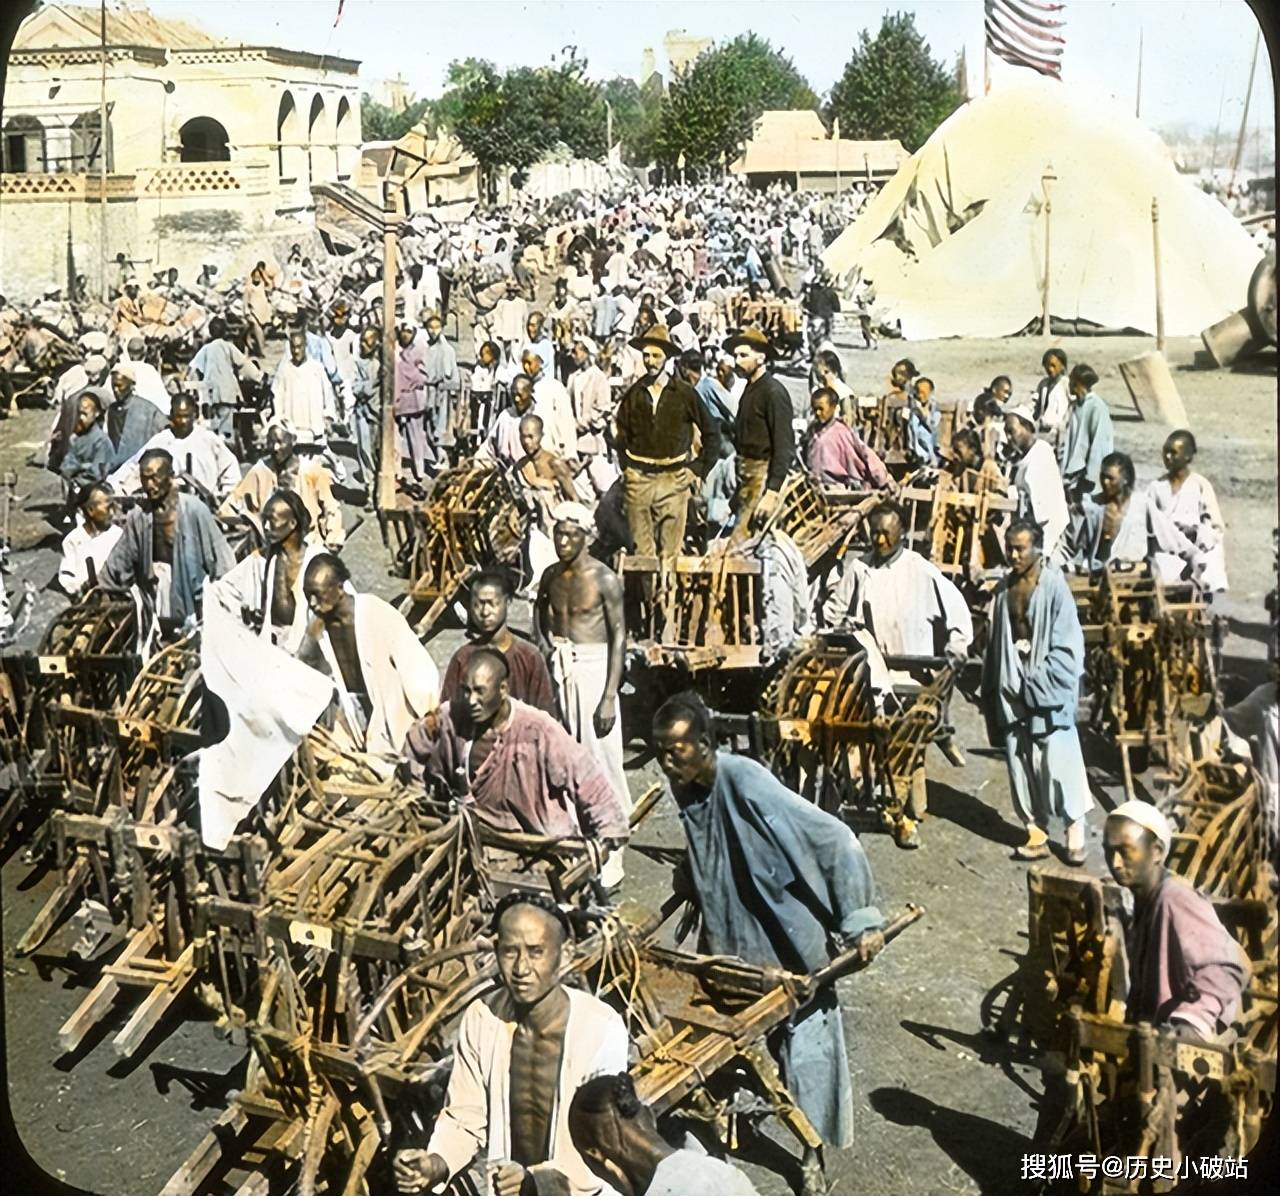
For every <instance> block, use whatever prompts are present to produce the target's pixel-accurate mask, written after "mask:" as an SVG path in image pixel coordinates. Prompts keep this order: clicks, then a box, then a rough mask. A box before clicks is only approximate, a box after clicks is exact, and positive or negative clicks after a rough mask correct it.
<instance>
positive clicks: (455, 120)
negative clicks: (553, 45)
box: [436, 46, 606, 191]
mask: <svg viewBox="0 0 1280 1196" xmlns="http://www.w3.org/2000/svg"><path fill="white" fill-rule="evenodd" d="M448 82H449V84H450V86H449V90H448V91H446V93H445V94H444V95H443V96H442V97H441V98H440V100H439V102H438V103H437V105H436V112H437V115H438V117H439V119H440V120H441V122H442V123H444V124H446V125H447V126H448V127H449V128H450V129H451V130H452V131H453V133H454V134H455V135H456V136H457V138H458V140H459V141H460V142H461V143H462V145H463V147H464V148H465V149H466V150H467V151H468V152H469V153H471V154H473V155H474V156H475V159H476V161H477V162H479V163H480V169H481V172H482V174H484V175H485V177H486V179H488V180H489V186H490V191H492V182H493V178H494V174H495V172H496V170H497V169H498V167H501V166H510V167H513V168H514V169H516V170H518V171H521V172H524V171H527V170H528V169H529V167H530V166H532V165H533V164H534V163H535V162H538V161H539V160H540V159H542V158H543V157H545V156H546V155H547V154H548V153H549V152H550V151H551V150H553V149H554V148H555V147H556V145H558V144H563V145H565V146H566V147H567V148H568V149H569V151H570V153H573V154H576V155H578V156H581V157H600V156H602V155H603V154H604V151H605V124H606V117H605V107H604V98H603V96H602V94H601V90H600V87H599V85H598V84H596V83H593V82H591V80H589V79H588V78H587V63H586V60H585V59H582V58H579V57H578V55H577V50H576V48H575V47H573V46H566V47H565V51H564V55H563V57H562V58H561V59H560V61H558V62H557V61H555V60H553V61H552V63H551V64H550V65H549V66H542V67H529V66H520V67H515V68H513V69H512V70H509V71H507V72H506V74H505V75H500V74H499V73H498V70H497V68H496V67H495V66H494V65H493V64H492V63H491V62H485V61H483V60H479V59H467V60H466V61H465V62H455V63H454V64H452V65H451V66H450V68H449V76H448Z"/></svg>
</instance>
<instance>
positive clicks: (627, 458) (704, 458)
mask: <svg viewBox="0 0 1280 1196" xmlns="http://www.w3.org/2000/svg"><path fill="white" fill-rule="evenodd" d="M631 345H632V347H633V348H636V349H639V350H640V353H641V358H642V360H643V362H644V370H645V374H644V377H643V378H641V379H640V381H638V382H637V383H635V384H634V385H633V386H632V387H631V388H630V389H629V390H628V391H627V392H626V393H625V394H624V395H623V396H622V399H621V401H620V402H619V404H618V423H617V432H618V437H617V440H618V453H619V456H620V457H621V460H622V466H623V486H624V490H623V505H624V507H625V510H626V513H627V523H628V524H629V525H630V527H631V536H632V539H634V540H635V545H636V554H637V555H638V556H655V555H660V556H662V557H663V558H665V559H668V560H670V559H672V558H674V557H676V556H678V555H679V554H680V551H681V549H682V548H683V547H684V528H685V520H686V518H687V516H688V513H689V499H690V497H691V496H692V495H693V494H694V493H695V492H697V491H699V490H700V489H701V485H702V479H703V478H705V477H706V476H707V471H708V470H709V469H710V468H711V466H712V464H713V463H714V462H715V460H716V458H717V457H718V455H719V451H720V432H719V429H718V428H717V426H716V424H715V421H714V420H712V419H711V418H710V416H709V415H708V413H707V409H706V406H705V404H704V403H703V402H702V400H701V398H699V397H698V393H697V392H696V391H695V390H694V389H693V387H691V386H690V385H689V384H688V383H687V382H684V381H682V380H681V379H679V378H676V377H671V376H668V375H667V373H666V366H667V360H668V358H670V357H672V356H673V355H674V354H675V353H676V352H677V351H678V350H677V347H676V345H675V344H674V343H673V342H672V340H671V337H670V336H669V335H668V333H667V330H666V328H664V327H663V326H662V325H661V324H656V325H654V327H653V328H651V329H649V331H648V332H647V333H645V334H644V335H643V336H638V337H636V339H635V340H633V341H632V342H631ZM694 428H697V429H698V433H699V435H700V436H701V438H702V445H701V449H700V450H699V453H698V458H697V460H696V461H692V462H691V461H690V454H691V452H692V448H693V430H694Z"/></svg>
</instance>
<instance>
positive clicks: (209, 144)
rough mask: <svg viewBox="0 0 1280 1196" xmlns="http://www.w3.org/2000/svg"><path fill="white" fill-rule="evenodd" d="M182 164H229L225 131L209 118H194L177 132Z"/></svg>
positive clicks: (228, 150) (229, 149)
mask: <svg viewBox="0 0 1280 1196" xmlns="http://www.w3.org/2000/svg"><path fill="white" fill-rule="evenodd" d="M178 136H179V138H180V139H181V140H182V151H181V160H182V161H183V162H230V161H231V148H230V146H229V145H228V144H227V130H226V129H225V128H223V126H222V124H221V123H220V122H218V121H216V120H214V119H213V117H211V116H196V117H193V118H192V119H191V120H189V121H187V123H186V124H185V125H183V126H182V128H180V129H179V130H178Z"/></svg>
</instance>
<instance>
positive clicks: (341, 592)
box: [298, 553, 440, 774]
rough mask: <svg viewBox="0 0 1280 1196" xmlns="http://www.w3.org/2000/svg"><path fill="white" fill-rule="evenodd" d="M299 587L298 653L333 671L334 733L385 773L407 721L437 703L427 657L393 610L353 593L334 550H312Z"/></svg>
mask: <svg viewBox="0 0 1280 1196" xmlns="http://www.w3.org/2000/svg"><path fill="white" fill-rule="evenodd" d="M303 591H304V593H305V594H306V598H307V605H308V606H309V607H310V608H311V611H312V613H313V615H314V616H315V618H314V619H313V620H312V622H311V625H310V626H309V627H308V629H307V635H306V638H305V639H304V640H303V644H302V647H301V648H300V649H299V652H298V655H299V656H300V657H301V658H302V659H304V660H306V661H307V662H308V663H310V664H313V666H314V667H318V668H319V669H320V670H321V671H322V672H328V674H329V676H330V677H331V678H332V679H333V683H334V688H335V690H336V691H337V699H338V709H337V721H336V728H337V737H338V740H339V742H341V743H344V744H345V745H347V746H349V747H350V748H351V749H352V750H354V751H359V752H363V753H365V754H366V755H368V756H370V757H372V758H373V761H374V762H375V764H376V766H378V767H380V768H383V769H384V770H385V771H386V772H387V773H388V774H390V773H391V772H392V771H394V769H395V766H396V764H397V762H398V761H399V759H400V753H401V751H402V749H403V748H404V741H405V737H406V736H407V735H408V734H409V728H410V727H412V726H413V724H414V723H415V722H417V720H418V719H420V718H422V717H423V716H424V715H426V714H427V713H429V712H430V711H432V710H434V709H436V707H437V706H438V705H439V704H440V675H439V671H438V670H437V668H436V664H435V661H434V660H432V659H431V654H430V653H429V652H428V651H427V649H426V648H425V647H424V646H423V645H422V643H421V641H419V639H418V637H417V636H416V635H414V634H413V629H412V628H411V627H410V626H409V624H408V623H407V622H406V621H405V619H404V616H403V615H401V614H400V612H399V611H397V610H396V609H395V608H394V607H392V606H391V605H390V604H389V603H387V602H384V601H383V600H382V599H381V598H379V597H377V596H376V595H374V594H357V593H356V591H355V588H354V587H353V586H352V584H351V575H350V573H349V572H348V570H347V567H346V565H345V564H343V562H342V561H341V560H340V559H339V558H338V557H336V556H333V555H332V554H330V553H321V554H320V555H319V556H316V557H315V558H313V559H312V561H311V563H310V564H309V565H308V566H307V569H306V573H305V575H304V580H303Z"/></svg>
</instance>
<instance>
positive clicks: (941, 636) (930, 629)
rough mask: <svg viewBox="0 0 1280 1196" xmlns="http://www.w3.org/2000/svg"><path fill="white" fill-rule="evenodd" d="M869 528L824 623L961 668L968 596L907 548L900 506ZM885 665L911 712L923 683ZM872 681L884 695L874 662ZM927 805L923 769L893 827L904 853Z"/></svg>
mask: <svg viewBox="0 0 1280 1196" xmlns="http://www.w3.org/2000/svg"><path fill="white" fill-rule="evenodd" d="M867 525H868V527H869V529H870V535H871V552H870V553H868V554H867V555H866V556H865V557H853V556H851V557H848V558H846V561H845V566H844V571H843V572H842V574H841V576H840V580H839V581H838V582H837V583H836V586H835V588H834V589H833V590H832V592H831V594H830V596H829V597H828V598H827V601H826V603H825V604H824V606H823V610H822V614H823V621H824V622H825V623H826V625H827V626H828V627H834V628H840V629H843V630H846V631H850V632H853V633H854V634H855V636H856V635H858V634H860V633H862V632H870V634H871V636H872V638H873V640H874V643H875V647H877V648H878V649H879V650H880V653H881V654H882V655H883V656H885V657H910V656H924V657H937V656H945V657H946V658H947V660H948V661H949V662H950V664H951V666H952V667H953V668H956V669H959V668H961V667H962V666H963V664H964V661H965V658H966V656H967V654H968V651H969V645H970V644H971V643H972V642H973V616H972V615H970V613H969V607H968V605H967V604H966V603H965V600H964V596H963V595H962V594H961V593H960V591H959V590H958V589H957V588H956V586H955V584H954V583H953V582H952V581H950V580H949V579H948V578H947V577H944V576H943V574H942V572H941V571H940V570H939V569H938V567H937V566H936V565H934V564H933V563H932V562H931V561H927V560H925V559H924V557H922V556H921V555H920V554H919V553H918V552H915V551H914V550H913V549H910V548H904V547H903V545H902V533H903V530H904V528H905V526H906V520H905V519H904V517H903V514H902V510H901V508H899V507H898V506H897V505H896V504H894V503H891V502H886V503H881V504H880V505H879V506H878V507H876V508H875V510H873V511H872V512H871V514H870V515H869V516H868V517H867ZM887 663H888V664H889V670H890V671H889V673H888V681H889V684H890V685H891V687H892V691H893V693H894V695H896V702H897V704H898V705H900V706H903V707H905V705H907V704H909V701H910V695H912V694H914V692H915V691H916V689H917V688H918V686H917V683H916V682H915V681H914V679H913V677H912V674H911V672H910V671H909V670H908V669H895V668H894V667H893V661H892V660H889V661H888V662H887ZM871 676H872V684H873V685H875V686H876V687H877V688H878V689H882V686H883V681H884V674H882V673H880V671H879V668H878V667H876V665H875V664H874V663H873V667H872V672H871ZM882 696H883V693H882ZM943 717H944V719H945V718H946V712H945V710H944V712H943ZM937 743H938V747H939V749H940V750H941V751H942V753H943V755H945V756H946V757H947V759H948V760H949V761H950V762H951V763H952V764H954V765H957V766H960V765H963V764H964V756H963V754H962V753H961V752H960V750H959V748H958V747H957V746H956V745H955V744H954V743H953V742H952V739H951V736H950V733H949V732H944V733H943V735H942V737H941V738H939V739H938V740H937ZM927 800H928V799H927V791H926V783H925V774H924V766H923V765H921V766H920V767H919V768H917V769H916V770H915V772H914V773H913V774H912V777H911V793H910V797H909V799H908V801H907V803H906V811H905V815H904V816H903V817H901V818H899V819H897V821H896V822H895V824H894V828H893V832H894V838H895V841H896V842H897V844H898V846H899V847H908V848H914V847H918V846H919V845H920V839H919V833H918V831H917V829H916V823H917V822H919V821H920V820H921V819H922V818H923V817H924V814H925V811H926V807H927Z"/></svg>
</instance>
